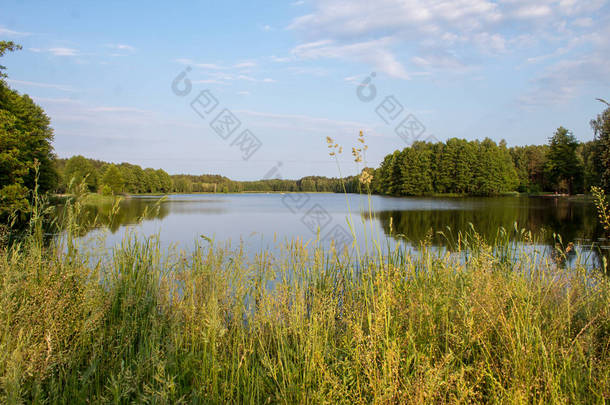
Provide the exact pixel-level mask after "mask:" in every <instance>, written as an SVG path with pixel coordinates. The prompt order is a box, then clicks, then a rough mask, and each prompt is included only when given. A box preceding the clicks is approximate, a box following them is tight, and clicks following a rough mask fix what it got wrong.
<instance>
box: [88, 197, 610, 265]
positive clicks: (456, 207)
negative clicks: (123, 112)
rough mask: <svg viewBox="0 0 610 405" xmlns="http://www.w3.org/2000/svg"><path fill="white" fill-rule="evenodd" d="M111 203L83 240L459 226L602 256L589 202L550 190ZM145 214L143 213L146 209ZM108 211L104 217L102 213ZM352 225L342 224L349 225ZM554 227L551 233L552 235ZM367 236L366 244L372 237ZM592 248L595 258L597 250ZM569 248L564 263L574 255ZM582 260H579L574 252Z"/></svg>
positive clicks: (263, 245) (347, 239)
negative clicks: (527, 235) (532, 194)
mask: <svg viewBox="0 0 610 405" xmlns="http://www.w3.org/2000/svg"><path fill="white" fill-rule="evenodd" d="M110 211H111V205H109V204H108V205H99V206H90V207H88V208H87V215H88V216H89V217H90V218H93V217H97V218H98V222H99V223H100V224H103V225H105V226H106V228H93V229H91V230H90V231H89V232H88V234H87V235H85V236H84V239H85V240H87V241H89V242H88V243H93V242H92V241H96V240H97V241H99V240H103V242H102V243H101V246H102V247H103V248H104V249H108V248H111V247H112V246H115V245H116V244H118V243H119V242H120V241H121V240H122V239H123V238H124V236H125V233H126V232H127V231H128V230H129V231H130V232H133V233H134V234H136V235H139V236H143V237H144V236H150V235H158V236H159V238H160V242H161V246H162V247H163V248H168V247H174V248H176V249H181V250H184V251H187V252H188V251H189V250H191V249H192V248H193V247H194V246H195V244H196V243H202V242H204V243H209V242H208V241H213V243H214V244H216V245H223V246H226V245H229V244H230V246H233V247H237V246H239V245H243V246H244V248H245V249H246V251H247V252H249V253H252V254H254V253H257V252H260V251H262V250H266V249H269V250H274V249H277V247H278V246H279V244H281V243H284V242H288V241H292V240H295V239H300V240H302V241H303V242H309V243H310V244H314V243H319V244H321V245H322V246H324V247H329V245H330V243H331V240H334V241H335V244H336V245H338V246H343V245H351V241H352V239H353V237H354V236H355V238H356V240H357V244H358V246H359V247H360V250H361V251H364V250H366V249H367V248H368V250H369V251H370V250H371V247H372V246H374V243H378V244H379V245H380V246H381V247H382V248H386V247H387V246H388V245H390V246H393V245H395V244H396V243H401V244H403V245H404V246H405V247H406V248H407V249H417V248H418V246H419V245H420V242H421V241H422V240H425V239H427V240H429V241H430V243H431V245H432V246H433V247H436V248H441V249H442V248H447V247H449V248H451V246H452V244H455V241H456V240H457V237H458V234H459V233H460V232H467V231H470V230H471V227H474V229H475V230H476V231H477V232H478V233H479V234H480V235H481V236H482V237H483V238H484V239H485V240H487V241H489V242H493V241H494V240H495V238H496V237H497V236H498V230H499V229H500V227H503V228H504V229H506V230H507V231H508V233H509V235H511V236H510V237H511V238H513V239H515V238H518V239H519V243H517V244H516V245H517V246H520V247H522V248H523V249H524V250H525V251H528V250H532V249H534V250H537V251H542V252H543V254H546V255H550V254H551V253H552V251H553V250H554V248H555V247H556V246H557V243H558V242H559V241H561V242H562V244H563V245H564V246H567V244H568V243H569V242H573V243H574V244H575V245H576V249H575V251H576V253H577V254H578V255H579V256H585V257H586V258H587V260H588V261H589V262H591V263H592V264H591V265H594V264H593V263H595V262H599V259H600V257H601V256H607V255H608V249H609V245H608V241H607V240H605V239H604V238H603V229H602V227H601V226H600V225H599V224H598V222H597V215H596V212H595V206H594V204H593V203H592V202H591V201H589V200H583V199H568V198H553V197H546V198H543V197H538V198H528V197H498V198H394V197H384V196H371V197H368V196H366V195H355V194H352V195H348V197H347V198H346V196H345V195H343V194H317V193H302V194H300V193H296V194H290V193H286V194H273V193H269V194H267V193H256V194H188V195H170V196H167V197H166V198H165V199H163V200H160V197H154V196H136V197H131V198H128V199H125V200H124V201H122V202H121V204H120V209H119V211H118V212H117V213H116V214H114V215H110ZM145 212H147V214H146V215H144V214H145ZM110 217H112V223H109V220H108V218H110ZM350 224H351V225H350ZM521 229H526V230H529V231H531V232H532V233H533V235H534V236H535V242H534V243H522V242H521V240H522V239H523V238H522V237H518V236H516V235H517V234H518V232H517V231H516V230H521ZM557 235H560V238H561V239H559V238H558V236H557ZM374 241H375V242H374ZM600 255H601V256H600ZM574 257H576V256H573V257H572V259H570V260H569V261H568V262H570V261H573V260H574ZM581 260H582V259H581Z"/></svg>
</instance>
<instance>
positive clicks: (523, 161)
mask: <svg viewBox="0 0 610 405" xmlns="http://www.w3.org/2000/svg"><path fill="white" fill-rule="evenodd" d="M591 124H592V126H593V129H594V131H595V134H596V137H595V139H594V140H592V141H589V142H584V143H580V142H579V141H578V140H577V139H576V138H575V137H574V136H573V134H572V133H571V132H570V131H568V130H567V129H565V128H563V127H560V128H558V129H557V131H556V132H555V134H554V135H553V136H552V137H551V138H550V139H549V143H548V144H547V145H530V146H515V147H510V148H509V147H507V145H506V142H505V141H501V142H500V143H499V144H496V143H495V142H494V141H492V140H491V139H489V138H486V139H484V140H483V141H478V140H477V141H467V140H465V139H457V138H452V139H449V140H447V141H446V142H444V143H442V142H439V143H435V144H432V143H424V142H415V143H414V144H413V145H411V146H409V147H407V148H404V149H403V150H402V151H398V150H397V151H395V152H394V153H392V154H390V155H387V156H386V157H385V158H384V160H383V162H382V163H381V166H380V167H379V168H378V169H376V170H375V171H374V173H373V180H372V183H371V190H372V191H373V192H374V193H378V194H389V195H398V196H400V195H410V196H417V195H425V194H431V193H456V194H470V195H496V194H501V193H507V192H514V191H518V192H528V193H537V192H560V193H568V194H574V193H583V192H588V191H589V190H590V188H591V186H602V187H604V188H605V189H606V190H607V191H608V190H610V138H609V135H608V134H609V133H610V109H607V110H606V111H605V112H604V114H602V115H600V116H599V117H598V118H597V120H594V121H592V122H591ZM604 135H605V136H604Z"/></svg>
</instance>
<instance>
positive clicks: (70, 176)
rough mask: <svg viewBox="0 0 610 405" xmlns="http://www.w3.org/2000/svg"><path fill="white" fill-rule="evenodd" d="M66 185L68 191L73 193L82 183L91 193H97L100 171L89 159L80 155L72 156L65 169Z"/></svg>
mask: <svg viewBox="0 0 610 405" xmlns="http://www.w3.org/2000/svg"><path fill="white" fill-rule="evenodd" d="M64 183H65V184H66V186H67V187H66V188H67V190H68V191H73V190H74V188H75V187H78V186H79V185H80V184H81V183H84V184H85V185H86V186H87V189H88V190H89V191H95V190H97V185H98V170H97V169H96V168H95V167H94V166H93V164H92V163H91V161H90V160H89V159H87V158H85V157H83V156H80V155H78V156H72V157H71V158H70V159H68V160H67V162H66V165H65V168H64Z"/></svg>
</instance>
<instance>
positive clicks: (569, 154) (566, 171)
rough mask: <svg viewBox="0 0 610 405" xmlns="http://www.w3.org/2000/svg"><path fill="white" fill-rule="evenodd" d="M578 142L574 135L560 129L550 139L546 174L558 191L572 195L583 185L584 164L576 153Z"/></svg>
mask: <svg viewBox="0 0 610 405" xmlns="http://www.w3.org/2000/svg"><path fill="white" fill-rule="evenodd" d="M578 145H579V143H578V140H577V139H576V137H574V135H573V134H572V133H571V132H570V131H568V130H567V129H565V128H564V127H559V128H558V129H557V131H556V132H555V134H554V135H553V136H552V137H551V138H550V139H549V152H548V155H547V164H546V172H547V174H548V178H549V181H550V182H551V184H552V186H553V187H554V188H555V190H556V191H562V192H567V193H568V194H572V193H573V192H574V190H575V188H576V187H578V186H580V185H581V184H582V183H581V182H582V174H583V168H582V163H581V161H580V160H579V158H578V155H577V153H576V151H577V148H578Z"/></svg>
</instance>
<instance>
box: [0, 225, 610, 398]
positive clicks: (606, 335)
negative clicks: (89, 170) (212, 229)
mask: <svg viewBox="0 0 610 405" xmlns="http://www.w3.org/2000/svg"><path fill="white" fill-rule="evenodd" d="M68 229H69V231H70V232H73V233H75V234H78V230H77V229H76V225H74V226H73V227H68ZM36 233H37V231H36V229H33V231H32V234H33V235H32V236H31V237H30V238H28V239H27V240H25V241H24V242H23V243H22V244H21V245H20V246H14V247H12V248H10V249H8V250H7V249H4V250H2V251H1V253H0V285H1V288H0V402H2V403H23V402H35V403H42V402H50V403H57V402H60V403H81V402H87V401H89V402H115V403H128V402H155V403H193V402H195V403H197V402H199V403H227V402H228V403H235V402H237V403H241V402H246V403H269V402H270V403H295V402H297V403H303V402H306V403H320V402H326V403H336V402H340V403H345V402H351V403H370V402H375V403H438V402H441V403H443V402H466V401H472V402H502V403H522V402H536V403H603V402H604V401H608V400H610V285H609V281H608V278H607V277H605V276H603V275H602V274H601V272H587V271H585V270H584V269H583V268H581V267H580V266H576V267H575V268H573V269H564V268H562V267H561V266H558V265H557V264H556V262H555V261H547V260H539V259H540V258H539V257H536V256H532V255H529V256H523V255H522V256H521V258H520V259H519V258H516V257H515V256H514V252H511V250H510V246H511V245H510V243H508V242H506V239H505V238H499V239H498V242H496V243H492V244H491V245H490V244H488V243H486V242H485V241H483V240H482V239H481V238H480V237H479V236H478V235H477V234H476V233H471V234H470V235H462V237H461V238H460V239H459V242H457V243H456V245H455V246H454V247H455V252H454V253H452V254H450V253H445V254H441V253H435V251H433V250H432V249H429V248H428V246H427V245H426V244H422V246H421V248H420V253H419V254H418V255H407V254H405V253H404V252H403V251H401V250H400V249H391V250H390V251H388V252H387V254H384V255H372V256H369V257H364V255H363V256H362V257H361V259H356V258H355V257H356V255H351V256H350V255H347V254H339V253H337V252H334V251H326V252H325V251H323V250H322V249H320V248H317V247H315V246H303V245H302V244H300V243H298V242H295V243H292V244H290V245H288V246H285V247H284V248H283V249H282V251H281V252H279V253H276V254H275V255H272V254H271V253H270V252H264V253H262V254H260V255H259V256H257V258H256V259H253V260H247V259H246V256H245V255H244V253H243V251H241V250H239V249H238V250H231V251H227V250H224V249H222V248H219V247H209V246H207V245H206V246H203V245H202V246H200V247H199V248H198V249H196V250H195V251H194V252H192V253H189V254H188V255H185V254H182V255H164V254H163V252H162V251H161V249H160V248H159V244H158V242H157V240H156V239H155V238H151V239H148V240H140V241H136V240H135V239H133V238H126V239H125V240H124V241H123V243H122V244H121V245H120V246H118V247H117V248H115V250H114V251H113V254H112V256H111V257H110V256H108V257H106V258H105V260H104V261H103V262H97V261H95V260H94V259H93V256H89V255H88V254H87V253H86V250H84V249H83V248H82V247H79V246H77V245H75V244H74V241H73V240H72V239H71V238H70V237H69V236H68V237H67V238H66V239H65V240H64V241H63V244H62V245H61V246H56V247H50V248H42V247H41V244H40V243H39V242H38V240H40V238H39V237H36V236H35V234H36ZM500 235H502V234H500ZM523 237H524V238H526V239H527V238H528V236H527V234H523ZM163 257H166V259H163ZM464 258H465V260H464ZM558 261H559V262H560V260H558Z"/></svg>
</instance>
